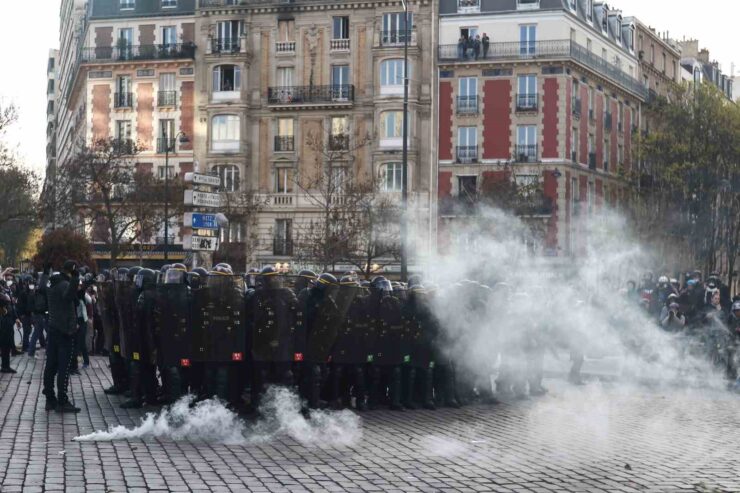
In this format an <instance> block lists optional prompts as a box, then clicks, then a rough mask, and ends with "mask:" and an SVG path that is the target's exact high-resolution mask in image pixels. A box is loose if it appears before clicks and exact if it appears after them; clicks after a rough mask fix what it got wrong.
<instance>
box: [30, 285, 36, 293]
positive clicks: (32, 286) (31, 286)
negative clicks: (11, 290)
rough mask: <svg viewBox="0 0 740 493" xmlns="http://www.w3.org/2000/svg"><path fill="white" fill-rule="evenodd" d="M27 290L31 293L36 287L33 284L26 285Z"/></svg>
mask: <svg viewBox="0 0 740 493" xmlns="http://www.w3.org/2000/svg"><path fill="white" fill-rule="evenodd" d="M28 289H30V290H31V291H33V290H34V289H36V286H34V285H33V284H29V285H28Z"/></svg>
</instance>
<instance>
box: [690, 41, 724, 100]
mask: <svg viewBox="0 0 740 493" xmlns="http://www.w3.org/2000/svg"><path fill="white" fill-rule="evenodd" d="M678 44H679V46H680V47H681V56H682V58H681V65H682V66H683V67H684V70H686V71H687V72H688V74H689V78H690V80H692V81H694V82H695V83H700V82H708V83H710V84H714V85H715V86H716V87H717V89H719V90H720V91H722V93H724V95H725V96H726V97H727V99H729V100H731V101H734V94H733V77H732V75H733V74H730V75H727V74H725V73H723V72H722V68H721V67H720V66H719V63H718V62H717V61H715V60H712V59H711V57H710V55H709V50H708V49H706V48H701V49H700V48H699V40H698V39H683V40H681V41H679V42H678Z"/></svg>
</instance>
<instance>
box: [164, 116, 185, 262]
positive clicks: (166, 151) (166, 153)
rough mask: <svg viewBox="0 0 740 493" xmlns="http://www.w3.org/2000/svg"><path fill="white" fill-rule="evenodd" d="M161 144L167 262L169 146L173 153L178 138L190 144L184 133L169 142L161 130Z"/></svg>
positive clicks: (167, 253)
mask: <svg viewBox="0 0 740 493" xmlns="http://www.w3.org/2000/svg"><path fill="white" fill-rule="evenodd" d="M162 130H163V131H162V142H163V143H164V260H165V262H167V260H169V242H170V238H169V234H170V146H171V147H172V152H175V141H176V140H177V139H178V138H179V139H180V142H181V143H183V144H186V143H188V142H190V140H189V139H188V136H187V135H185V133H184V132H179V133H178V134H177V135H175V137H174V138H173V139H172V141H171V142H170V139H169V138H167V132H166V131H165V129H162Z"/></svg>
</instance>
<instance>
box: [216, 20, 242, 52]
mask: <svg viewBox="0 0 740 493" xmlns="http://www.w3.org/2000/svg"><path fill="white" fill-rule="evenodd" d="M243 30H244V24H242V22H241V21H220V22H218V23H217V24H216V39H215V40H214V46H213V48H214V50H213V51H215V52H216V53H232V52H238V51H239V37H240V36H241V35H242V34H243V32H244V31H243Z"/></svg>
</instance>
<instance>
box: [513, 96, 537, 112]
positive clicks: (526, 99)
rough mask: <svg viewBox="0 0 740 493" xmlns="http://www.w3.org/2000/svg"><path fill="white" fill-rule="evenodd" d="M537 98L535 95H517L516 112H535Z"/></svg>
mask: <svg viewBox="0 0 740 493" xmlns="http://www.w3.org/2000/svg"><path fill="white" fill-rule="evenodd" d="M538 103H539V97H538V96H537V94H517V95H516V110H517V111H518V112H529V111H532V112H534V111H537V108H538Z"/></svg>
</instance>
